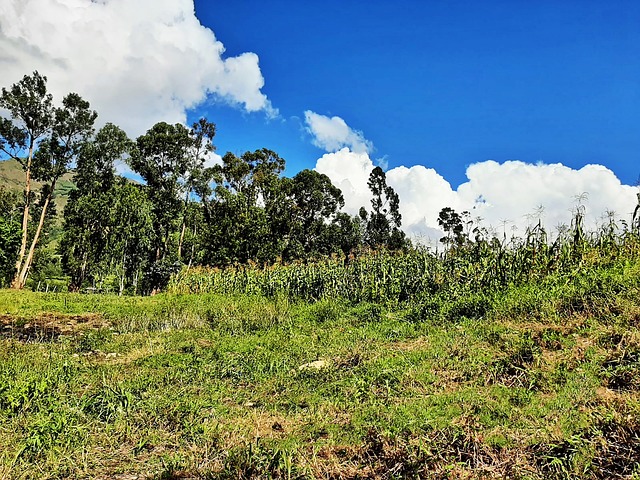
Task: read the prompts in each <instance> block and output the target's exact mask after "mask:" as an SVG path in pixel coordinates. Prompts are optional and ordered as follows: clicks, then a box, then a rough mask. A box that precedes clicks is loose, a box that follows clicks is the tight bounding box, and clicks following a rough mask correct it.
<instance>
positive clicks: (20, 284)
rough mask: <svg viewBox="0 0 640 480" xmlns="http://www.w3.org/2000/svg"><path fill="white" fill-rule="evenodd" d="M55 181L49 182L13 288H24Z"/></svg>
mask: <svg viewBox="0 0 640 480" xmlns="http://www.w3.org/2000/svg"><path fill="white" fill-rule="evenodd" d="M56 181H57V179H54V180H53V182H51V189H50V190H49V194H48V195H47V198H46V200H45V201H44V205H43V206H42V213H41V214H40V221H39V222H38V228H37V229H36V233H35V235H34V236H33V240H32V241H31V247H29V254H28V255H27V259H26V260H25V262H24V265H23V266H22V270H21V271H20V275H19V277H18V282H17V285H16V287H15V288H18V289H22V288H24V284H25V283H26V281H27V275H28V274H29V268H31V263H32V262H33V254H34V252H35V250H36V246H37V245H38V240H40V234H41V233H42V227H43V225H44V219H45V218H46V216H47V209H48V208H49V203H50V202H51V197H52V196H53V190H54V189H55V187H56Z"/></svg>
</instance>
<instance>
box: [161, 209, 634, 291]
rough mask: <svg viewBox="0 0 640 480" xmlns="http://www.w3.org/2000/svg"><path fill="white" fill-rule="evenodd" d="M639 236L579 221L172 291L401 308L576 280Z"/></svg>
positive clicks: (626, 251)
mask: <svg viewBox="0 0 640 480" xmlns="http://www.w3.org/2000/svg"><path fill="white" fill-rule="evenodd" d="M639 254H640V236H639V235H638V233H637V232H635V231H630V230H626V229H624V230H622V231H621V230H619V229H618V228H617V226H615V225H612V224H609V225H607V226H606V227H605V228H602V229H601V230H600V231H598V232H591V233H589V232H585V231H584V230H583V229H582V226H581V222H580V217H579V216H577V217H576V218H575V219H574V222H573V223H572V226H571V228H568V229H566V231H565V232H563V233H562V234H560V235H558V237H557V238H556V240H555V241H554V242H550V241H548V238H547V234H546V232H545V230H544V229H543V228H542V227H541V226H540V225H537V226H535V227H532V228H529V229H528V230H527V232H526V235H525V236H524V237H522V238H520V237H513V238H511V239H510V240H507V239H506V238H503V239H502V240H500V239H498V238H496V237H494V238H491V239H483V238H480V237H476V239H475V240H469V241H466V242H464V243H463V244H460V245H454V246H451V247H450V248H448V249H447V250H446V251H444V252H440V253H434V252H431V251H430V250H429V249H427V248H421V247H418V248H414V249H411V250H410V251H408V252H402V253H400V252H389V251H370V252H363V253H360V254H357V255H351V256H349V257H348V258H331V259H325V260H323V261H318V262H313V263H295V264H288V265H281V264H276V265H271V266H265V267H260V266H257V265H255V264H254V265H238V266H235V267H230V268H226V269H209V268H192V269H186V270H183V271H182V272H180V273H179V274H177V275H175V276H174V277H173V278H172V279H171V282H170V284H169V287H168V291H169V292H170V293H178V294H180V293H182V294H186V293H219V294H245V295H262V296H267V297H275V296H279V295H280V296H286V297H288V298H293V299H300V300H305V301H314V300H321V299H331V298H333V299H343V300H346V301H351V302H373V303H387V304H398V303H403V302H407V301H413V300H421V299H425V298H429V297H432V296H434V295H438V296H445V297H447V298H458V297H460V296H461V295H467V294H473V293H476V292H482V293H483V294H486V293H487V292H491V291H496V290H497V289H502V288H505V287H508V286H513V285H522V284H524V283H527V282H534V283H535V282H536V281H542V280H544V279H545V278H547V277H549V276H550V275H555V276H558V275H560V276H566V277H567V278H571V277H572V276H575V275H577V274H579V273H584V272H587V271H588V270H589V269H591V268H594V267H597V266H605V265H607V264H610V263H611V262H616V261H619V260H621V259H623V260H624V259H629V260H631V259H632V258H637V257H638V255H639Z"/></svg>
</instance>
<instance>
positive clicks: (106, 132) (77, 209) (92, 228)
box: [60, 123, 132, 291]
mask: <svg viewBox="0 0 640 480" xmlns="http://www.w3.org/2000/svg"><path fill="white" fill-rule="evenodd" d="M131 147H132V142H131V140H129V138H128V137H127V135H126V133H125V132H124V131H122V130H121V129H120V128H119V127H117V126H115V125H113V124H110V123H108V124H107V125H105V126H104V127H102V128H101V129H100V130H99V131H98V133H97V134H96V135H95V137H94V138H93V139H92V140H91V141H90V142H87V144H86V145H85V146H84V148H83V149H82V151H81V152H80V154H79V155H78V160H77V165H76V172H75V176H74V181H75V184H76V189H75V190H73V191H72V192H71V193H70V194H69V201H68V202H67V205H66V207H65V210H64V228H63V237H62V240H61V242H60V252H61V254H62V263H63V267H64V269H65V271H66V272H67V274H68V275H69V276H70V277H71V281H70V283H69V289H70V290H71V291H77V290H79V289H80V288H81V287H82V284H83V283H84V282H85V280H89V281H92V282H95V280H96V278H97V277H99V276H100V275H101V273H102V274H106V273H107V271H108V270H109V268H108V265H109V264H110V263H111V259H110V257H109V253H110V249H109V246H110V245H112V244H113V243H114V242H115V240H116V238H115V237H116V235H117V234H116V232H117V227H118V226H117V225H114V222H113V218H112V217H113V215H112V213H111V212H112V210H113V209H114V208H119V205H118V202H119V198H118V195H119V191H118V190H119V189H121V188H123V186H122V185H121V183H122V182H121V181H119V180H118V178H119V177H117V175H116V172H115V162H116V161H118V160H120V159H122V158H124V157H125V156H126V155H127V154H128V152H129V151H130V150H131ZM118 240H119V239H118ZM111 250H112V249H111Z"/></svg>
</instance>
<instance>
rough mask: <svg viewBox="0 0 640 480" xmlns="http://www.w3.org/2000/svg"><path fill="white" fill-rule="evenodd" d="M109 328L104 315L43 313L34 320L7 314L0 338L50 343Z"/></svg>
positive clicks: (2, 319)
mask: <svg viewBox="0 0 640 480" xmlns="http://www.w3.org/2000/svg"><path fill="white" fill-rule="evenodd" d="M109 326H110V324H109V322H108V321H107V320H105V319H104V318H103V317H102V315H99V314H95V313H85V314H82V315H65V314H60V313H43V314H41V315H39V316H37V317H34V318H22V317H16V316H13V315H6V314H5V315H0V338H4V339H13V340H17V341H19V342H25V343H36V342H50V341H55V340H58V339H59V338H60V337H62V336H73V335H78V334H80V333H81V332H83V331H86V330H99V329H101V328H108V327H109Z"/></svg>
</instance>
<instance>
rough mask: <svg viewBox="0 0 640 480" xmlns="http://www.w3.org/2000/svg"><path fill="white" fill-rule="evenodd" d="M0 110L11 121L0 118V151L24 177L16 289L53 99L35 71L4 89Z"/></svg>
mask: <svg viewBox="0 0 640 480" xmlns="http://www.w3.org/2000/svg"><path fill="white" fill-rule="evenodd" d="M0 109H5V110H6V111H7V112H8V114H9V115H10V118H4V117H3V118H0V151H2V153H3V154H5V155H7V156H8V157H9V158H14V159H16V160H17V161H18V162H19V163H20V165H21V166H22V169H23V170H24V173H25V183H24V206H23V212H22V238H21V242H20V250H19V252H18V255H17V257H16V263H15V268H14V271H15V277H14V281H13V286H14V287H17V288H19V287H21V285H20V282H19V279H20V273H21V271H20V269H21V266H22V265H23V261H24V256H25V253H26V250H27V241H28V226H29V218H30V217H29V209H30V204H31V200H32V195H31V181H32V178H31V173H32V171H31V169H32V162H33V156H34V153H35V152H36V150H37V147H38V142H39V141H40V140H41V139H43V138H44V137H45V136H47V135H48V134H49V133H50V132H51V129H52V127H53V121H54V108H53V97H52V95H51V94H49V93H47V77H45V76H43V75H40V74H39V73H38V72H37V71H36V72H33V74H32V75H30V76H29V75H25V76H24V77H23V78H22V80H20V81H19V82H17V83H15V84H13V85H12V86H11V87H9V89H6V88H3V89H2V95H1V96H0ZM25 153H26V158H25Z"/></svg>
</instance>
